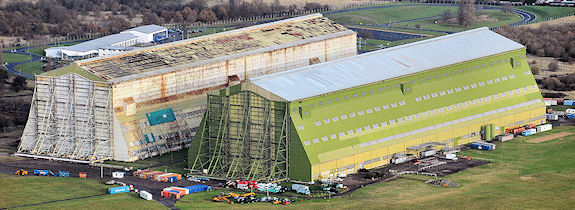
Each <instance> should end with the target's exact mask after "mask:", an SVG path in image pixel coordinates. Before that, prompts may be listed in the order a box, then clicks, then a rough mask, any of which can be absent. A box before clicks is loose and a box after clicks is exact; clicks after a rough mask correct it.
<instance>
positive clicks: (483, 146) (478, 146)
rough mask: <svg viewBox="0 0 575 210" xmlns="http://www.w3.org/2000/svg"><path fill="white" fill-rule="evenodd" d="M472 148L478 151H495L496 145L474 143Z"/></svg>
mask: <svg viewBox="0 0 575 210" xmlns="http://www.w3.org/2000/svg"><path fill="white" fill-rule="evenodd" d="M471 148H473V149H478V150H489V151H491V150H494V149H495V144H492V143H484V142H474V143H471Z"/></svg>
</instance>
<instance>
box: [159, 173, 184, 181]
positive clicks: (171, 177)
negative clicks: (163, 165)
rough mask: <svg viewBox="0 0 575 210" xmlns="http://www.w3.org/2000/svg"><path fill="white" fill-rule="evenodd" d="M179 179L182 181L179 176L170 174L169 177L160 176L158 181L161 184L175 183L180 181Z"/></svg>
mask: <svg viewBox="0 0 575 210" xmlns="http://www.w3.org/2000/svg"><path fill="white" fill-rule="evenodd" d="M181 179H182V175H181V174H171V175H166V176H162V177H161V179H160V181H162V182H177V181H178V180H181Z"/></svg>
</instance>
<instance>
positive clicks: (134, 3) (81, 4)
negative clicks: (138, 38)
mask: <svg viewBox="0 0 575 210" xmlns="http://www.w3.org/2000/svg"><path fill="white" fill-rule="evenodd" d="M327 7H328V6H327V5H320V4H318V3H307V4H306V5H305V6H304V8H297V6H296V5H293V4H292V5H287V6H284V5H281V4H280V3H279V1H278V0H276V1H274V3H271V4H267V3H265V2H263V0H253V1H243V0H229V1H228V2H227V3H224V4H220V5H216V6H212V7H208V6H207V4H206V0H193V1H183V0H161V1H158V0H155V1H150V0H84V1H77V0H39V1H36V2H28V1H23V2H15V3H11V4H8V5H6V6H4V7H0V35H3V36H22V37H23V38H24V39H31V38H34V37H35V36H41V35H60V36H78V35H84V34H86V33H117V32H119V31H122V30H125V29H127V28H130V27H133V26H132V25H131V23H130V21H131V20H133V19H134V18H136V17H137V16H138V15H141V17H142V18H143V20H142V21H143V24H163V23H194V22H198V21H199V22H213V21H217V20H226V19H232V18H241V17H255V16H262V15H270V14H277V13H284V12H295V11H298V10H313V9H325V8H327ZM103 12H106V13H105V14H109V15H104V13H103ZM86 15H87V16H91V17H93V18H95V19H96V21H91V22H89V23H86V21H82V18H81V17H84V16H86Z"/></svg>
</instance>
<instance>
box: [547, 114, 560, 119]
mask: <svg viewBox="0 0 575 210" xmlns="http://www.w3.org/2000/svg"><path fill="white" fill-rule="evenodd" d="M547 120H559V115H556V114H547Z"/></svg>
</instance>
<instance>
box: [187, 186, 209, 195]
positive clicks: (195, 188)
mask: <svg viewBox="0 0 575 210" xmlns="http://www.w3.org/2000/svg"><path fill="white" fill-rule="evenodd" d="M185 188H187V189H189V190H190V193H197V192H202V191H211V190H212V187H210V186H207V185H204V184H198V185H192V186H187V187H185Z"/></svg>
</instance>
